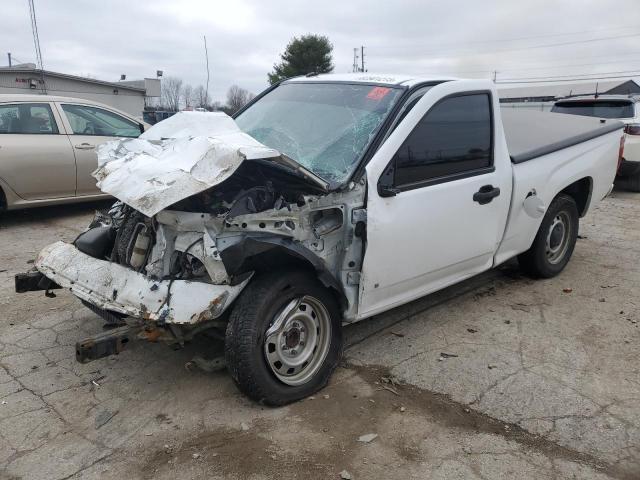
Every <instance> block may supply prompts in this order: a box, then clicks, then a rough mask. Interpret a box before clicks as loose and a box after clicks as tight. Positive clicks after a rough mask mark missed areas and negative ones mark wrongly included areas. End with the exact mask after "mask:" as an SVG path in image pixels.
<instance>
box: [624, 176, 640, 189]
mask: <svg viewBox="0 0 640 480" xmlns="http://www.w3.org/2000/svg"><path fill="white" fill-rule="evenodd" d="M626 184H627V188H628V189H629V190H631V191H632V192H640V172H639V173H636V174H635V175H632V176H630V177H628V178H627V179H626Z"/></svg>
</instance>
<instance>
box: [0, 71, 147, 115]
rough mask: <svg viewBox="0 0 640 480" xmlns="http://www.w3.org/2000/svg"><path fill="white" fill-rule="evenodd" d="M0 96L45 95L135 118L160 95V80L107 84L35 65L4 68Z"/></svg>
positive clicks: (0, 72)
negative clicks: (99, 105) (92, 103)
mask: <svg viewBox="0 0 640 480" xmlns="http://www.w3.org/2000/svg"><path fill="white" fill-rule="evenodd" d="M0 93H9V94H15V93H29V94H34V93H42V94H48V95H60V96H63V97H74V98H84V99H87V100H93V101H96V102H100V103H104V104H105V105H109V106H112V107H114V108H117V109H119V110H122V111H124V112H127V113H129V114H131V115H133V116H135V117H139V118H142V111H143V110H144V107H145V105H146V102H147V101H148V99H150V98H155V97H159V96H160V79H157V78H145V79H144V80H136V81H130V82H105V81H102V80H96V79H94V78H86V77H78V76H75V75H67V74H65V73H58V72H51V71H48V70H39V69H36V68H35V65H33V64H25V65H17V66H13V67H0Z"/></svg>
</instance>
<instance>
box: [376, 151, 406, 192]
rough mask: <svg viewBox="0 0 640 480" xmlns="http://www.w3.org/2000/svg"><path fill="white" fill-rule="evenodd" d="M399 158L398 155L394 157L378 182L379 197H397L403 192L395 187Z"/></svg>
mask: <svg viewBox="0 0 640 480" xmlns="http://www.w3.org/2000/svg"><path fill="white" fill-rule="evenodd" d="M397 158H398V156H397V155H394V156H393V158H392V159H391V161H390V162H389V165H387V168H385V169H384V172H383V173H382V176H381V177H380V179H379V180H378V195H380V196H381V197H383V198H388V197H395V196H396V195H397V194H399V193H400V192H401V190H400V189H399V188H398V187H396V186H395V185H394V183H395V181H394V179H395V173H396V161H397Z"/></svg>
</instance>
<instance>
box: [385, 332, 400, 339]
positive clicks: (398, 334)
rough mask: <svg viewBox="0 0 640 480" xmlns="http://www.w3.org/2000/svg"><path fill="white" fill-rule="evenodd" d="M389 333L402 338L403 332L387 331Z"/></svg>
mask: <svg viewBox="0 0 640 480" xmlns="http://www.w3.org/2000/svg"><path fill="white" fill-rule="evenodd" d="M389 333H390V334H391V335H394V336H396V337H399V338H404V333H398V332H389Z"/></svg>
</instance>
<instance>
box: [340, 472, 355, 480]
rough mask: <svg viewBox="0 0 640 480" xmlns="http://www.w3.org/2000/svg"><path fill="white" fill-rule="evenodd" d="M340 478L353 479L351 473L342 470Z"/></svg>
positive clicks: (343, 479) (344, 479)
mask: <svg viewBox="0 0 640 480" xmlns="http://www.w3.org/2000/svg"><path fill="white" fill-rule="evenodd" d="M340 478H341V479H342V480H351V479H352V478H353V477H352V476H351V474H350V473H349V472H347V471H346V470H342V471H341V472H340Z"/></svg>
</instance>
